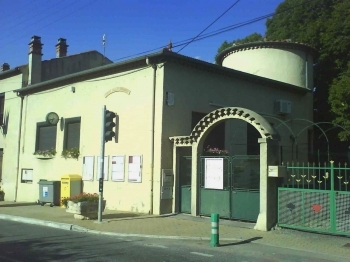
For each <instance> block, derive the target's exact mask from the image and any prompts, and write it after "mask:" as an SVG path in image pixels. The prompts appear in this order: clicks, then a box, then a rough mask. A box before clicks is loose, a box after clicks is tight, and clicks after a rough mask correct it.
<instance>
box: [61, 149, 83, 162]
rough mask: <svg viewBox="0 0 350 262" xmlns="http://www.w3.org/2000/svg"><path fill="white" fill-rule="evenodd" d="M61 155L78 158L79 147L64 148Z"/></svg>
mask: <svg viewBox="0 0 350 262" xmlns="http://www.w3.org/2000/svg"><path fill="white" fill-rule="evenodd" d="M61 156H62V157H64V158H65V159H67V158H74V159H77V160H78V158H79V156H80V151H79V148H77V147H74V148H71V149H64V150H63V151H62V154H61Z"/></svg>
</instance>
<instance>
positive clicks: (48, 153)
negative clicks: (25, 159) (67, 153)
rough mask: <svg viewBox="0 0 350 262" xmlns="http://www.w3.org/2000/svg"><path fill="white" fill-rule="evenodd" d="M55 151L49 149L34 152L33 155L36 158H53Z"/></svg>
mask: <svg viewBox="0 0 350 262" xmlns="http://www.w3.org/2000/svg"><path fill="white" fill-rule="evenodd" d="M56 153H57V152H56V149H54V148H51V149H49V150H36V151H35V152H34V153H33V155H35V156H36V157H37V158H43V159H44V158H53V157H55V155H56Z"/></svg>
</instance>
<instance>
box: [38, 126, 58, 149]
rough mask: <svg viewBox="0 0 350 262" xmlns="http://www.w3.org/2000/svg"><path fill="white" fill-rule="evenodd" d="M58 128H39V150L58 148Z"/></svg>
mask: <svg viewBox="0 0 350 262" xmlns="http://www.w3.org/2000/svg"><path fill="white" fill-rule="evenodd" d="M56 130H57V127H56V126H41V127H39V137H38V150H50V149H52V148H56Z"/></svg>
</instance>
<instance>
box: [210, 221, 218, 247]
mask: <svg viewBox="0 0 350 262" xmlns="http://www.w3.org/2000/svg"><path fill="white" fill-rule="evenodd" d="M210 246H212V247H218V246H219V214H211V241H210Z"/></svg>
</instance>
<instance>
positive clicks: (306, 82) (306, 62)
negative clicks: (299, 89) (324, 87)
mask: <svg viewBox="0 0 350 262" xmlns="http://www.w3.org/2000/svg"><path fill="white" fill-rule="evenodd" d="M308 59H309V56H308V54H307V53H306V59H305V88H309V72H308V61H307V60H308Z"/></svg>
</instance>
